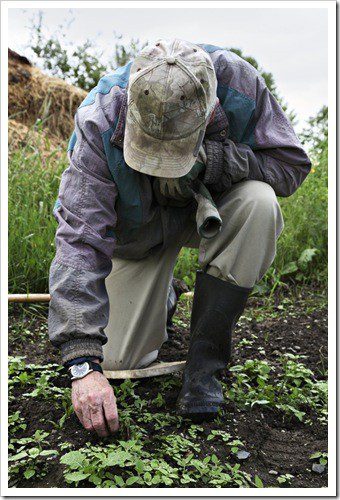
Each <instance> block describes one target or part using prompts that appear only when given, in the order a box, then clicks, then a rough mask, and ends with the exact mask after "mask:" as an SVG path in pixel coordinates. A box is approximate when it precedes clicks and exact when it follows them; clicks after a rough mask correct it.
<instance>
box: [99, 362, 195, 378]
mask: <svg viewBox="0 0 340 500" xmlns="http://www.w3.org/2000/svg"><path fill="white" fill-rule="evenodd" d="M184 365H185V361H171V362H167V363H162V362H157V361H156V362H155V363H152V364H151V365H150V366H147V367H146V368H137V369H135V370H114V371H110V370H104V375H105V376H106V377H107V378H109V379H111V380H117V379H118V380H119V379H127V378H148V377H157V376H159V375H167V374H169V373H174V372H179V371H181V370H183V369H184Z"/></svg>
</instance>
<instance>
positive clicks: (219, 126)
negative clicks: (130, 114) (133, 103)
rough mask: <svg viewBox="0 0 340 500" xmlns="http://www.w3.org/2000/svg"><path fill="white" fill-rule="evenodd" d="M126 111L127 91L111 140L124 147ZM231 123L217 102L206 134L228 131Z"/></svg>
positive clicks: (112, 142)
mask: <svg viewBox="0 0 340 500" xmlns="http://www.w3.org/2000/svg"><path fill="white" fill-rule="evenodd" d="M126 113H127V91H126V90H125V92H124V93H123V95H122V101H121V104H120V110H119V114H118V119H117V126H116V128H115V131H114V132H113V134H112V136H111V139H110V142H111V144H113V145H114V146H117V147H118V148H121V149H123V145H124V132H125V122H126ZM228 128H229V123H228V118H227V115H226V114H225V111H224V109H223V108H222V106H221V104H220V102H218V103H217V105H216V107H215V110H214V115H213V119H212V121H211V122H210V123H208V125H207V128H206V132H205V133H206V135H208V136H210V135H213V134H216V133H218V132H221V131H222V130H225V131H226V132H227V131H228Z"/></svg>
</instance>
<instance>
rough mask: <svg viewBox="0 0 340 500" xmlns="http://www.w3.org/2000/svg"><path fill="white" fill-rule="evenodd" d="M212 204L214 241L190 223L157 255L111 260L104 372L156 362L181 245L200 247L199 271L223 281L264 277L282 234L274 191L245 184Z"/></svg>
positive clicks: (253, 280) (242, 282)
mask: <svg viewBox="0 0 340 500" xmlns="http://www.w3.org/2000/svg"><path fill="white" fill-rule="evenodd" d="M216 204H217V206H218V209H219V212H220V215H221V218H222V221H223V224H222V229H221V232H220V233H219V234H218V235H217V236H216V237H215V238H213V239H211V240H204V239H201V240H200V238H199V236H198V234H197V230H196V223H195V221H194V220H193V221H192V222H190V223H189V224H188V227H187V228H186V229H185V230H184V231H183V233H182V234H181V236H180V238H178V240H177V241H174V243H173V245H171V246H170V247H169V248H167V249H166V250H163V251H161V252H159V253H158V254H153V255H152V256H150V257H147V258H145V259H142V260H125V259H118V258H115V259H113V261H112V264H113V267H112V271H111V273H110V275H109V276H108V278H107V280H106V288H107V292H108V295H109V300H110V319H109V324H108V326H107V328H106V330H105V333H106V335H107V337H108V342H107V344H106V345H105V346H104V363H103V368H104V369H106V370H124V369H132V368H139V367H142V366H146V365H148V364H149V363H151V362H152V361H154V360H155V359H156V358H157V355H158V351H159V349H160V347H161V346H162V344H163V342H164V341H165V340H166V339H167V333H166V317H167V309H166V302H167V296H168V291H169V285H170V280H171V278H172V273H173V269H174V265H175V262H176V258H177V255H178V252H179V251H180V249H181V248H182V247H183V246H188V247H194V248H197V247H198V248H199V263H200V266H201V268H202V269H203V270H205V271H206V272H207V273H208V274H211V275H213V276H215V277H217V278H220V279H222V280H226V281H231V282H232V283H235V284H237V285H239V286H242V287H247V288H251V287H253V286H254V284H255V283H256V282H258V281H259V280H260V279H261V278H262V277H263V275H264V274H265V272H266V271H267V269H268V268H269V266H270V265H271V263H272V262H273V260H274V257H275V253H276V240H277V238H278V236H279V235H280V233H281V231H282V229H283V220H282V215H281V210H280V206H279V204H278V201H277V199H276V196H275V193H274V191H273V189H272V188H271V187H270V186H269V185H268V184H265V183H263V182H260V181H243V182H240V183H238V184H235V185H234V187H233V188H232V189H231V191H229V192H227V193H224V194H222V195H221V196H220V197H219V198H218V200H217V202H216Z"/></svg>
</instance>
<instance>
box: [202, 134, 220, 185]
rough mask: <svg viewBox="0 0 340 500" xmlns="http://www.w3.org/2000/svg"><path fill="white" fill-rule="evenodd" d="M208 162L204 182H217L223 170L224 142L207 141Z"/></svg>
mask: <svg viewBox="0 0 340 500" xmlns="http://www.w3.org/2000/svg"><path fill="white" fill-rule="evenodd" d="M205 148H206V153H207V163H206V168H205V174H204V180H203V182H204V184H216V183H218V182H219V180H220V178H221V176H222V172H223V143H222V142H218V141H206V142H205Z"/></svg>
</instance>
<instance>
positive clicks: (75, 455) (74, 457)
mask: <svg viewBox="0 0 340 500" xmlns="http://www.w3.org/2000/svg"><path fill="white" fill-rule="evenodd" d="M84 460H85V455H84V454H83V453H81V452H80V451H70V452H69V453H66V454H65V455H63V456H62V457H61V459H60V463H61V464H63V465H68V466H69V467H71V469H78V468H80V467H81V466H82V464H83V463H84Z"/></svg>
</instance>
